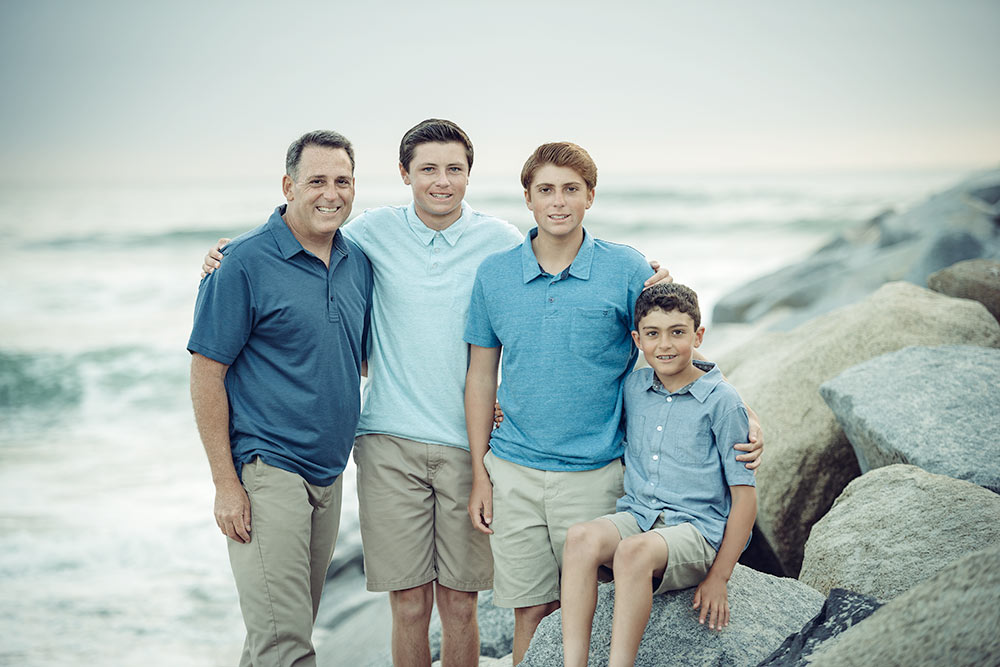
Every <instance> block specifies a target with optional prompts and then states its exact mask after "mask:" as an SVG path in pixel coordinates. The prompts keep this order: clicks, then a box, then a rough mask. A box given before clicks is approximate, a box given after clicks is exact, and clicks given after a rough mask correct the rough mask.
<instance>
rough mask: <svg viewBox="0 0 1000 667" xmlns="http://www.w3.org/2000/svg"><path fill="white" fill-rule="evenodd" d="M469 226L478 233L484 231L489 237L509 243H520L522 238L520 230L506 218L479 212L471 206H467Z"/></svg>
mask: <svg viewBox="0 0 1000 667" xmlns="http://www.w3.org/2000/svg"><path fill="white" fill-rule="evenodd" d="M469 226H470V228H472V229H475V230H476V231H477V232H479V233H486V234H489V235H490V236H491V237H496V238H499V239H503V240H506V241H509V242H510V244H511V245H513V244H517V243H520V242H521V241H522V240H523V239H524V235H523V234H522V233H521V231H520V230H519V229H518V228H517V227H515V226H514V225H512V224H510V223H509V222H507V221H506V220H503V219H501V218H497V217H494V216H492V215H487V214H485V213H481V212H479V211H477V210H476V209H474V208H472V207H471V206H470V207H469Z"/></svg>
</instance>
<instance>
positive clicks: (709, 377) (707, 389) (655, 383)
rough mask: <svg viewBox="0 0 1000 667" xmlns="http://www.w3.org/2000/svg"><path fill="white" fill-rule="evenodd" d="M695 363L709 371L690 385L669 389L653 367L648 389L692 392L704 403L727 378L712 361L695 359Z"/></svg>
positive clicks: (665, 391) (676, 392)
mask: <svg viewBox="0 0 1000 667" xmlns="http://www.w3.org/2000/svg"><path fill="white" fill-rule="evenodd" d="M694 364H695V365H696V366H697V367H698V368H700V369H702V370H704V371H708V372H707V373H705V374H704V375H702V376H701V377H699V378H698V379H697V380H695V381H694V382H692V383H691V384H689V385H685V386H683V387H681V388H680V389H678V390H677V391H673V392H671V391H667V390H666V389H665V388H664V387H663V385H662V384H660V381H659V379H657V377H656V373H655V372H653V369H649V370H650V373H649V376H650V378H649V386H648V387H647V391H649V390H652V391H655V392H657V393H661V394H668V395H669V394H691V396H693V397H694V398H695V399H697V400H698V402H699V403H704V402H705V401H706V399H708V397H709V395H711V393H712V391H713V390H714V389H715V387H716V386H717V385H718V384H719V383H720V382H722V381H723V380H724V379H725V378H723V377H722V371H720V370H719V368H718V367H717V366H716V365H715V364H713V363H712V362H710V361H701V360H699V359H695V360H694Z"/></svg>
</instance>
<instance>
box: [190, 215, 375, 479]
mask: <svg viewBox="0 0 1000 667" xmlns="http://www.w3.org/2000/svg"><path fill="white" fill-rule="evenodd" d="M284 212H285V207H284V206H279V207H278V208H276V209H275V211H274V213H272V214H271V217H270V218H269V219H268V221H267V222H266V223H265V224H263V225H261V226H260V227H258V228H257V229H254V230H253V231H250V232H247V233H246V234H243V235H242V236H240V237H239V238H236V239H234V240H233V241H232V242H231V243H230V244H229V245H227V246H226V248H225V250H224V251H223V255H225V261H223V262H222V266H221V268H219V269H216V271H215V272H214V273H212V274H211V275H209V276H207V277H205V278H204V279H203V280H202V282H201V285H200V287H199V288H198V300H197V302H196V303H195V309H194V327H193V329H192V331H191V338H190V340H189V341H188V350H189V351H191V352H197V353H198V354H202V355H204V356H206V357H208V358H210V359H214V360H215V361H218V362H220V363H223V364H227V365H229V371H228V372H227V373H226V380H225V384H226V393H227V395H228V397H229V438H230V442H231V445H232V450H233V462H234V464H235V465H236V471H237V473H241V472H242V466H243V464H244V463H248V462H250V461H251V460H253V458H254V457H255V456H260V458H261V459H262V460H263V461H264V462H265V463H268V464H269V465H272V466H276V467H278V468H282V469H284V470H288V471H290V472H294V473H296V474H298V475H300V476H301V477H302V478H303V479H305V480H306V481H307V482H309V483H310V484H317V485H320V486H327V485H329V484H332V483H333V482H334V481H336V479H337V476H338V475H340V473H341V472H343V470H344V466H345V465H346V464H347V458H348V455H349V454H350V451H351V445H352V444H353V443H354V431H355V428H356V427H357V424H358V417H359V415H360V409H361V392H360V382H361V361H362V360H363V359H364V358H365V357H364V351H365V344H366V340H365V339H366V336H367V328H368V319H369V313H370V303H371V290H372V272H371V266H370V265H369V264H368V259H367V258H366V257H365V255H364V253H363V252H361V250H360V249H359V248H358V247H357V246H356V245H354V244H353V243H351V242H350V241H348V240H347V239H346V238H344V237H343V235H341V233H340V231H339V230H338V231H337V233H336V235H335V236H334V240H333V247H332V249H331V252H330V267H329V269H327V267H326V265H324V263H323V262H322V261H321V260H320V259H319V258H318V257H316V256H315V255H313V254H312V253H310V252H308V251H307V250H305V249H304V248H303V247H302V245H301V244H300V243H299V242H298V240H297V239H296V238H295V236H294V235H293V234H292V232H291V230H290V229H289V228H288V226H287V225H286V224H285V221H284V220H283V219H282V215H283V214H284Z"/></svg>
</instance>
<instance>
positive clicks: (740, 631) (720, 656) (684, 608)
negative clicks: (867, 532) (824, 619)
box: [521, 565, 823, 667]
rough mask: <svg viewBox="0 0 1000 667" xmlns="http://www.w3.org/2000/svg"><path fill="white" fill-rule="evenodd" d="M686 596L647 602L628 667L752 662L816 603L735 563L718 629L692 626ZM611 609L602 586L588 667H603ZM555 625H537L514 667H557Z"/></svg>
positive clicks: (814, 597) (810, 594)
mask: <svg viewBox="0 0 1000 667" xmlns="http://www.w3.org/2000/svg"><path fill="white" fill-rule="evenodd" d="M693 597H694V588H687V589H684V590H682V591H671V592H669V593H665V594H663V595H658V596H656V597H654V598H653V610H652V613H651V614H650V621H649V625H647V626H646V632H645V634H644V635H643V638H642V643H641V644H640V646H639V654H638V656H637V658H636V662H635V664H636V665H638V666H640V667H643V666H653V665H657V666H658V665H753V664H756V663H757V662H759V661H760V660H762V659H763V658H765V657H766V656H768V655H770V654H771V652H773V651H774V650H775V649H776V648H777V647H778V646H779V645H780V644H781V642H782V640H783V639H784V638H785V637H787V636H788V635H789V634H790V633H792V632H795V631H797V630H798V629H799V628H801V627H802V624H803V623H805V622H806V621H808V620H809V619H810V618H812V617H813V616H814V615H815V614H816V612H818V611H819V610H820V608H821V607H822V606H823V596H822V595H820V594H819V593H817V592H816V591H815V590H813V589H811V588H809V587H808V586H806V585H804V584H802V583H800V582H798V581H795V580H794V579H782V578H779V577H773V576H771V575H768V574H763V573H761V572H755V571H754V570H751V569H750V568H747V567H743V566H741V565H737V566H736V569H734V570H733V576H732V578H731V579H730V581H729V606H730V609H731V617H730V621H729V627H727V628H726V629H725V630H723V631H722V632H716V631H712V630H709V629H708V627H707V625H705V626H703V625H699V624H698V614H697V612H696V611H694V610H692V609H691V602H692V599H693ZM613 608H614V586H613V585H612V584H605V585H602V586H601V587H600V589H599V592H598V597H597V612H596V613H595V614H594V630H593V634H592V635H591V643H590V664H591V665H606V664H608V651H609V646H610V642H611V618H612V611H613ZM561 623H562V617H561V615H560V613H559V612H558V611H557V612H556V613H554V614H551V615H550V616H548V617H546V618H545V619H544V620H543V621H542V622H541V623H540V624H539V626H538V630H537V631H536V632H535V636H534V637H533V638H532V640H531V646H530V647H529V648H528V652H527V654H526V655H525V658H524V660H523V661H522V662H521V665H522V667H551V666H552V665H561V664H562V663H563V652H562V627H561Z"/></svg>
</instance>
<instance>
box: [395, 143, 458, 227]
mask: <svg viewBox="0 0 1000 667" xmlns="http://www.w3.org/2000/svg"><path fill="white" fill-rule="evenodd" d="M399 173H400V175H401V176H402V177H403V183H405V184H407V185H409V186H410V188H411V189H412V190H413V202H414V204H415V205H416V208H417V215H418V216H419V217H420V219H421V220H422V221H423V222H424V224H426V225H427V226H428V227H433V228H436V229H443V228H444V227H447V226H448V225H450V224H451V223H453V222H455V221H456V220H458V219H459V218H460V217H461V216H462V199H463V198H464V197H465V188H466V187H467V186H468V185H469V162H468V160H467V159H466V157H465V147H464V146H462V144H460V143H458V142H457V141H451V142H448V143H440V142H431V143H426V144H420V145H419V146H417V147H416V148H415V149H414V150H413V159H412V160H411V161H410V166H409V170H407V168H406V166H404V165H402V164H400V165H399Z"/></svg>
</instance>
